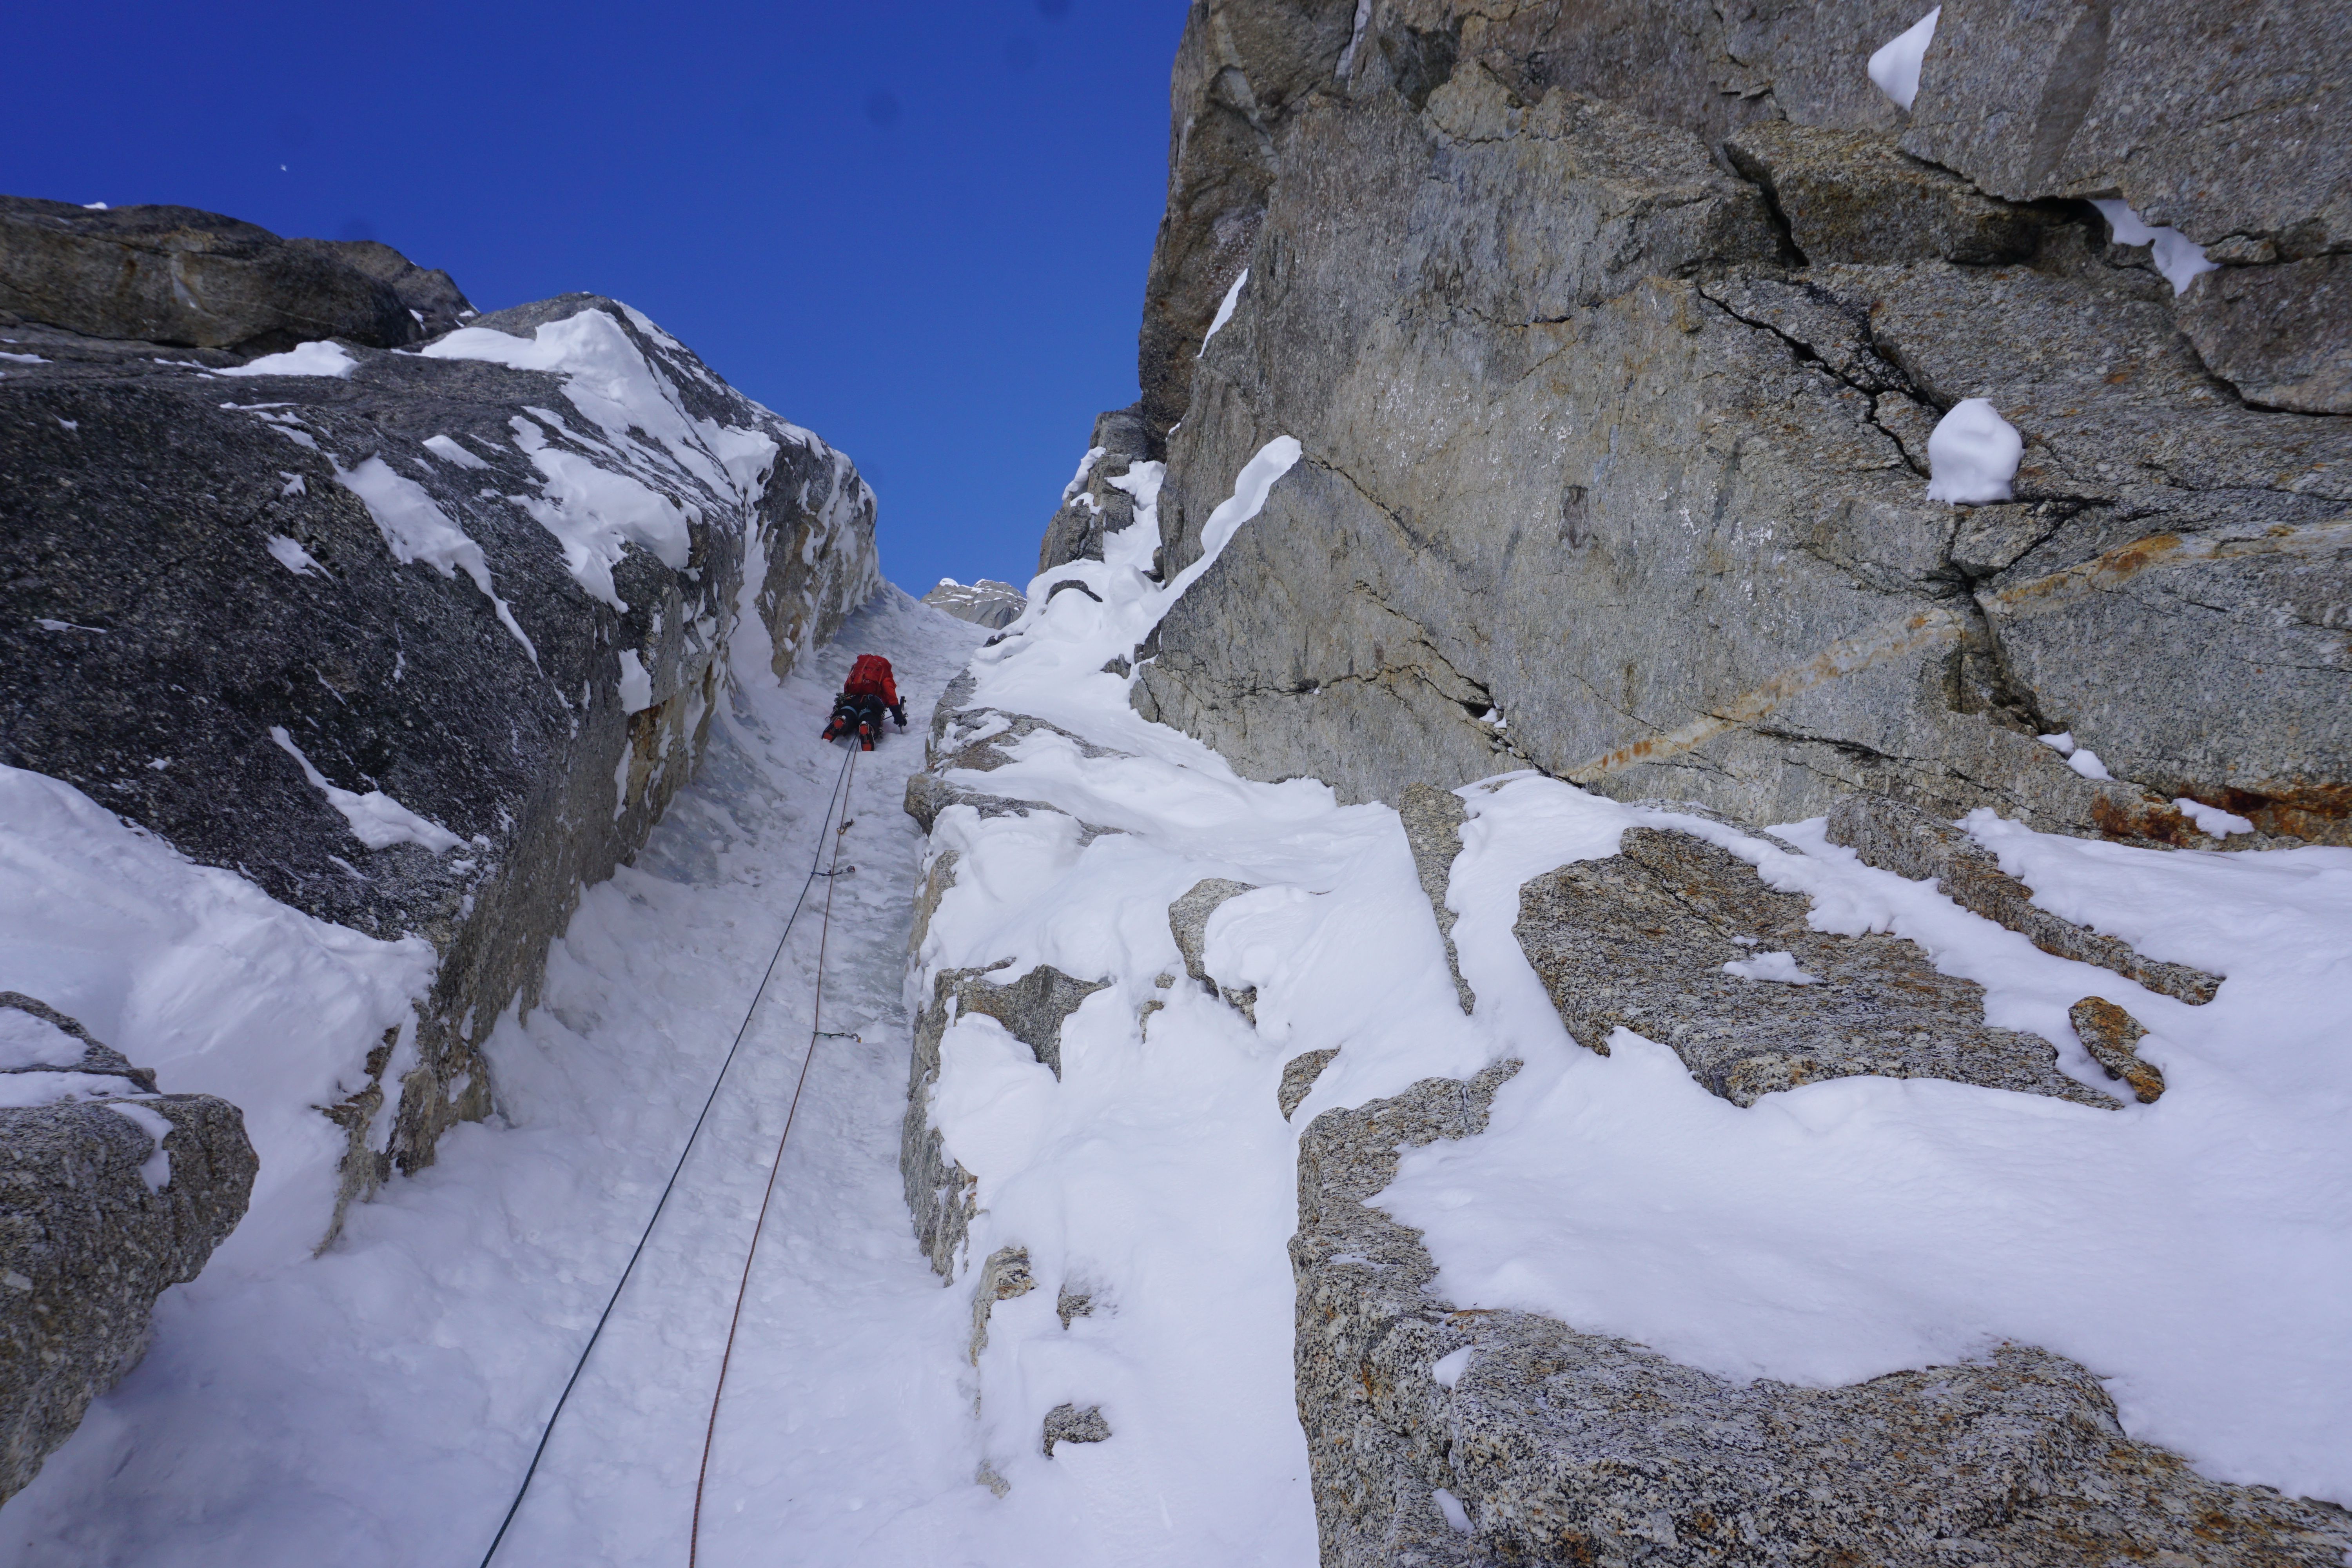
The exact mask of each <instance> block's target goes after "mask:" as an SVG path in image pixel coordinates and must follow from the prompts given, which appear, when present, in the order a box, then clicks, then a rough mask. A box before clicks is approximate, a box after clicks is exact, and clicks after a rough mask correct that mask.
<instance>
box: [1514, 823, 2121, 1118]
mask: <svg viewBox="0 0 2352 1568" xmlns="http://www.w3.org/2000/svg"><path fill="white" fill-rule="evenodd" d="M1811 907H1812V905H1811V900H1809V899H1807V898H1805V897H1804V896H1802V895H1801V894H1796V893H1779V892H1774V891H1773V890H1772V889H1769V888H1767V887H1766V886H1765V885H1764V883H1763V881H1762V879H1760V878H1759V877H1758V876H1757V875H1756V872H1755V870H1754V869H1753V868H1751V867H1749V866H1748V863H1747V862H1746V861H1744V860H1741V859H1739V858H1738V857H1737V856H1735V855H1732V854H1731V853H1730V852H1729V851H1727V850H1725V849H1721V848H1718V847H1716V846H1714V845H1712V844H1709V843H1707V842H1706V840H1705V839H1702V838H1698V837H1694V836H1693V835H1690V834H1687V833H1680V832H1675V831H1673V830H1669V829H1660V828H1650V827H1636V828H1630V829H1628V830H1627V831H1626V833H1625V836H1624V839H1623V842H1622V846H1621V847H1620V848H1619V850H1618V852H1617V853H1616V854H1615V855H1613V856H1611V857H1609V858H1606V859H1602V860H1587V861H1578V862H1575V863H1573V864H1570V865H1567V866H1563V867H1561V868H1559V869H1558V870H1556V871H1553V872H1550V873H1549V874H1548V875H1546V876H1542V877H1538V878H1537V879H1534V880H1533V881H1531V882H1529V883H1528V884H1527V886H1526V887H1524V888H1522V889H1520V891H1519V918H1518V922H1517V924H1516V925H1515V926H1513V927H1512V931H1513V932H1514V934H1516V935H1517V937H1518V939H1519V946H1520V949H1521V951H1522V952H1525V953H1526V954H1527V956H1528V963H1530V964H1532V965H1534V967H1535V971H1536V973H1537V974H1538V976H1540V977H1541V978H1542V980H1543V983H1544V989H1545V990H1546V991H1547V992H1549V994H1550V995H1551V999H1552V1005H1554V1006H1555V1007H1557V1008H1558V1009H1559V1016H1560V1021H1561V1022H1562V1023H1564V1024H1566V1025H1567V1026H1568V1032H1569V1033H1570V1035H1571V1036H1573V1037H1575V1039H1576V1041H1577V1043H1578V1044H1580V1045H1582V1046H1584V1047H1587V1048H1589V1049H1591V1050H1596V1051H1599V1052H1601V1053H1602V1054H1604V1055H1605V1054H1607V1052H1608V1049H1609V1036H1610V1034H1611V1032H1612V1030H1614V1029H1616V1028H1618V1027H1620V1026H1622V1027H1624V1028H1627V1029H1631V1030H1633V1032H1634V1033H1635V1034H1638V1035H1642V1036H1643V1037H1647V1038H1649V1039H1653V1040H1655V1041H1657V1042H1658V1043H1659V1044H1660V1045H1663V1046H1666V1047H1671V1048H1672V1049H1673V1050H1674V1052H1675V1054H1676V1055H1677V1056H1679V1057H1681V1058H1682V1059H1683V1062H1684V1064H1685V1066H1687V1067H1688V1068H1690V1070H1691V1076H1692V1077H1693V1078H1695V1079H1697V1080H1698V1081H1699V1082H1700V1083H1701V1084H1702V1085H1704V1086H1705V1087H1706V1089H1707V1090H1708V1091H1709V1092H1710V1093H1713V1094H1717V1095H1720V1096H1722V1097H1723V1098H1724V1099H1726V1100H1730V1101H1731V1102H1732V1103H1733V1104H1734V1105H1753V1104H1755V1103H1756V1101H1757V1100H1759V1099H1761V1098H1762V1097H1763V1096H1765V1095H1767V1094H1769V1093H1771V1092H1772V1091H1774V1090H1775V1089H1794V1088H1796V1087H1798V1086H1799V1085H1801V1084H1807V1083H1817V1082H1820V1081H1821V1080H1822V1079H1832V1078H1843V1077H1846V1076H1849V1075H1853V1074H1860V1073H1868V1074H1875V1075H1877V1076H1880V1077H1884V1078H1940V1079H1951V1080H1953V1081H1954V1082H1958V1083H1973V1084H1978V1085H1981V1086H1982V1087H1984V1088H1987V1089H2012V1090H2016V1091H2018V1092H2020V1093H2025V1094H2046V1095H2049V1096H2051V1097H2052V1098H2053V1099H2058V1100H2073V1101H2074V1102H2075V1103H2077V1104H2081V1105H2095V1106H2098V1107H2101V1108H2102V1109H2109V1110H2111V1109H2113V1108H2114V1105H2115V1101H2114V1100H2110V1099H2109V1098H2108V1097H2107V1096H2105V1095H2104V1094H2102V1093H2100V1092H2099V1091H2098V1090H2097V1089H2092V1088H2090V1087H2088V1086H2087V1085H2084V1084H2081V1083H2077V1082H2076V1081H2075V1080H2074V1079H2071V1078H2068V1077H2067V1076H2066V1075H2065V1074H2063V1073H2062V1072H2060V1071H2059V1070H2058V1053H2057V1050H2056V1049H2055V1047H2053V1046H2051V1044H2050V1043H2049V1042H2048V1041H2046V1040H2043V1039H2042V1038H2040V1037H2037V1036H2032V1035H2025V1034H2020V1033H2018V1032H2017V1031H2015V1030H2012V1029H1997V1028H1993V1027H1991V1026H1989V1025H1987V1024H1986V1023H1985V1022H1984V1021H1983V1020H1984V1004H1983V996H1984V990H1983V987H1981V986H1979V985H1978V984H1976V983H1975V982H1973V981H1969V980H1962V979H1959V978H1958V977H1957V976H1954V975H1949V974H1941V973H1937V971H1936V969H1935V967H1934V966H1933V964H1931V963H1929V961H1928V958H1927V953H1926V952H1923V951H1921V950H1920V949H1919V948H1918V947H1917V946H1916V945H1914V944H1913V943H1911V942H1906V941H1904V940H1903V939H1902V938H1900V937H1895V936H1889V935H1886V934H1884V933H1880V932H1870V933H1866V934H1864V935H1862V936H1838V935H1833V934H1832V933H1830V932H1827V931H1814V930H1812V929H1811V927H1810V926H1808V925H1807V924H1806V916H1807V914H1808V913H1809V912H1810V910H1811ZM1727 963H1740V964H1748V965H1753V966H1756V972H1757V973H1759V974H1769V973H1775V972H1778V973H1790V974H1801V975H1803V976H1806V977H1808V978H1807V979H1806V981H1805V982H1804V983H1801V984H1799V983H1793V982H1788V981H1782V980H1778V979H1771V978H1754V977H1748V976H1743V975H1741V974H1738V973H1731V972H1728V971H1727V970H1726V969H1725V967H1724V966H1725V965H1726V964H1727Z"/></svg>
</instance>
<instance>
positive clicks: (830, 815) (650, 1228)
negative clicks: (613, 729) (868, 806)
mask: <svg viewBox="0 0 2352 1568" xmlns="http://www.w3.org/2000/svg"><path fill="white" fill-rule="evenodd" d="M856 765H857V753H856V752H855V751H852V752H850V753H849V755H848V757H847V758H846V759H845V761H844V762H843V763H842V764H841V772H840V773H838V774H836V775H835V778H834V781H833V793H832V795H829V796H827V797H826V799H825V803H824V822H825V823H826V824H828V825H831V824H832V823H833V822H834V821H835V818H836V817H837V816H840V814H841V811H842V810H843V809H844V808H845V807H846V806H847V805H848V801H849V792H848V788H847V785H848V783H849V780H850V778H851V775H852V773H854V771H855V770H856ZM827 837H830V838H831V839H832V840H833V859H834V865H835V867H836V868H838V867H839V865H840V864H841V835H840V833H839V832H838V831H837V830H836V831H835V832H832V833H830V834H825V835H821V836H820V837H818V839H817V845H816V853H815V854H814V856H812V857H811V858H810V859H809V874H808V877H807V879H805V880H804V881H803V882H802V883H801V892H800V897H799V898H797V899H795V900H793V912H792V913H791V914H789V915H787V916H785V917H784V929H783V933H782V935H781V936H779V937H777V938H776V951H775V952H772V953H771V954H770V955H769V957H768V967H767V968H766V969H765V970H764V971H762V972H761V975H760V987H759V989H758V990H756V991H754V992H752V993H751V1006H750V1007H748V1008H746V1009H745V1010H744V1013H743V1022H742V1025H741V1026H740V1027H739V1028H737V1029H736V1031H735V1043H734V1044H733V1045H731V1046H730V1047H727V1058H726V1059H725V1060H724V1061H722V1062H720V1063H719V1075H718V1076H717V1077H716V1078H714V1079H711V1080H710V1093H709V1095H708V1096H706V1097H705V1098H704V1100H703V1101H702V1114H701V1115H699V1116H697V1117H696V1118H695V1119H694V1127H693V1130H692V1131H688V1133H687V1135H686V1147H684V1148H683V1149H680V1150H679V1151H678V1152H677V1163H676V1164H675V1165H672V1166H671V1167H670V1171H669V1180H668V1181H667V1182H665V1183H663V1184H662V1190H661V1196H660V1197H659V1198H657V1199H656V1200H655V1203H654V1212H653V1213H652V1214H651V1215H647V1216H646V1228H645V1230H644V1231H643V1232H642V1233H641V1234H640V1235H639V1236H638V1237H637V1245H636V1247H635V1250H633V1251H632V1252H631V1253H630V1254H629V1261H628V1264H627V1266H626V1267H625V1268H623V1269H622V1270H621V1277H620V1279H617V1280H615V1281H614V1285H613V1293H612V1295H611V1296H609V1297H607V1298H606V1299H605V1301H604V1310H603V1311H602V1312H600V1313H598V1314H597V1315H596V1326H595V1327H594V1328H593V1329H592V1330H590V1331H589V1332H588V1342H587V1343H586V1344H584V1345H583V1346H581V1347H580V1359H579V1360H578V1361H576V1362H574V1363H572V1375H571V1376H570V1377H568V1378H566V1379H564V1382H563V1392H562V1394H557V1395H556V1396H555V1408H554V1409H552V1410H551V1411H549V1412H548V1414H547V1425H546V1426H543V1427H541V1428H540V1433H539V1446H538V1447H536V1448H533V1449H532V1450H531V1454H530V1465H529V1466H528V1467H526V1468H524V1470H523V1473H522V1482H521V1484H520V1485H519V1486H517V1487H516V1488H515V1494H514V1500H513V1501H512V1502H510V1503H509V1504H508V1505H507V1513H506V1517H505V1518H504V1519H502V1520H500V1521H499V1532H498V1533H497V1534H496V1535H494V1536H492V1537H490V1547H489V1550H488V1551H487V1552H483V1553H482V1562H481V1568H490V1559H491V1558H493V1557H496V1556H497V1555H498V1554H499V1545H500V1543H502V1542H504V1541H505V1540H506V1538H507V1531H509V1529H510V1528H512V1527H513V1525H514V1521H515V1515H516V1514H517V1513H518V1512H520V1510H521V1509H522V1500H523V1494H524V1493H525V1492H528V1491H529V1490H530V1482H531V1478H532V1477H533V1476H536V1475H537V1474H539V1462H540V1460H541V1459H542V1458H546V1456H547V1444H548V1439H549V1438H551V1437H552V1436H554V1435H555V1422H556V1417H558V1416H560V1415H562V1414H563V1406H564V1403H565V1401H567V1400H569V1399H570V1398H571V1397H572V1387H573V1385H574V1384H577V1383H579V1381H580V1374H581V1373H583V1372H585V1371H586V1370H587V1368H588V1357H589V1355H590V1354H591V1353H592V1352H594V1350H595V1349H596V1342H597V1340H598V1339H599V1338H601V1337H602V1336H603V1335H604V1324H605V1322H606V1321H607V1320H609V1319H610V1318H611V1317H612V1315H613V1309H614V1307H615V1306H616V1305H618V1304H619V1302H620V1300H621V1292H622V1291H623V1290H624V1289H627V1288H628V1283H629V1276H630V1275H631V1274H633V1273H635V1271H636V1267H637V1259H638V1258H642V1257H644V1256H645V1251H646V1243H647V1242H649V1241H651V1240H652V1239H653V1234H654V1226H656V1225H657V1224H659V1223H660V1221H661V1216H662V1210H663V1208H664V1207H665V1206H667V1205H668V1203H669V1195H670V1194H671V1192H672V1191H674V1190H675V1189H676V1188H677V1178H678V1173H680V1172H682V1171H684V1170H685V1169H686V1160H687V1156H688V1155H689V1154H691V1153H693V1152H694V1143H695V1140H696V1139H698V1138H699V1137H700V1136H701V1135H702V1124H703V1123H704V1122H705V1121H709V1117H710V1108H711V1106H713V1105H714V1104H716V1103H717V1102H718V1100H719V1089H720V1087H721V1086H722V1085H724V1084H725V1083H726V1081H727V1069H728V1068H731V1067H733V1066H734V1065H735V1055H736V1053H737V1052H738V1051H740V1050H741V1049H742V1048H743V1039H744V1037H745V1036H747V1035H748V1034H750V1033H751V1020H752V1018H753V1017H754V1016H757V1015H758V1013H759V1011H760V1002H761V998H762V997H764V996H766V995H767V994H768V983H769V981H771V980H772V979H774V978H775V973H776V965H777V963H779V962H781V961H782V958H783V956H784V943H785V942H789V941H790V940H792V934H793V925H794V924H795V923H796V922H797V921H799V920H800V918H801V908H802V906H803V905H804V904H806V903H807V902H808V895H809V889H811V888H813V887H814V886H815V885H816V879H817V877H818V876H819V874H820V873H819V872H818V870H817V863H818V862H819V861H821V860H823V859H824V845H825V839H826V838H827ZM834 881H835V878H834V877H832V876H831V875H830V874H829V873H828V874H826V876H825V919H826V921H827V922H828V923H830V922H831V921H832V918H833V883H834ZM821 954H822V949H820V958H819V961H818V962H819V968H818V974H819V976H820V978H822V976H823V973H824V969H823V958H822V956H821ZM801 1076H802V1078H803V1079H806V1078H807V1076H808V1068H807V1064H805V1063H803V1065H802V1068H801ZM799 1103H800V1096H799V1094H798V1092H797V1091H795V1092H794V1094H793V1104H795V1105H798V1104H799ZM789 1125H790V1123H789V1122H787V1126H788V1127H789ZM778 1157H779V1158H781V1157H782V1155H781V1152H780V1153H779V1156H778ZM765 1212H766V1211H765V1209H764V1208H763V1209H762V1210H761V1213H762V1214H764V1213H765ZM736 1310H738V1311H739V1312H740V1310H742V1309H741V1306H740V1302H739V1303H738V1305H737V1309H736ZM733 1342H734V1341H733V1339H732V1337H731V1335H730V1339H729V1344H730V1347H731V1346H732V1344H733ZM704 1461H705V1463H708V1462H709V1450H708V1449H707V1448H706V1449H705V1451H704ZM695 1501H696V1506H697V1517H698V1518H699V1517H700V1512H699V1510H700V1504H701V1490H700V1487H699V1485H698V1486H697V1489H696V1494H695Z"/></svg>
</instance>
